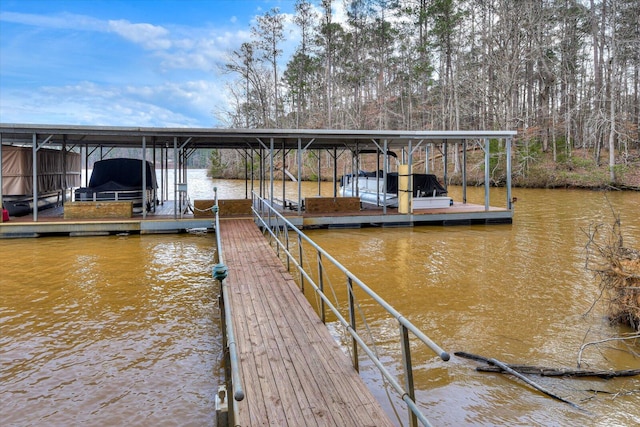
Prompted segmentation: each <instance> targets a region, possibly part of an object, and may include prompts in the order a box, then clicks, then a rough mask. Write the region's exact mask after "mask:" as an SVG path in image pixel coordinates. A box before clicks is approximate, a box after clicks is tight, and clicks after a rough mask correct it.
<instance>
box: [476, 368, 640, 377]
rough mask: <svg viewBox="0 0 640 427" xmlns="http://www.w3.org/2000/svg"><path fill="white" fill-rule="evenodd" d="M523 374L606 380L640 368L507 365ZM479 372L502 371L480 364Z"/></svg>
mask: <svg viewBox="0 0 640 427" xmlns="http://www.w3.org/2000/svg"><path fill="white" fill-rule="evenodd" d="M507 366H509V367H510V368H511V369H513V370H514V371H517V372H520V373H521V374H529V375H540V376H541V377H597V378H602V379H605V380H608V379H611V378H616V377H633V376H635V375H640V369H624V370H621V371H592V370H586V369H564V368H563V369H557V368H547V367H545V366H529V365H511V364H509V365H507ZM476 371H479V372H501V371H502V368H500V367H497V366H478V367H477V368H476Z"/></svg>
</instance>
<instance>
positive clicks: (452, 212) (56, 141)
mask: <svg viewBox="0 0 640 427" xmlns="http://www.w3.org/2000/svg"><path fill="white" fill-rule="evenodd" d="M515 135H516V132H515V131H396V130H394V131H389V130H385V131H380V130H327V129H217V128H150V127H145V128H136V127H111V126H109V127H105V126H71V125H39V124H38V125H35V124H33V125H32V124H5V123H3V124H0V159H2V162H1V164H2V166H3V173H2V174H0V189H3V188H5V185H4V183H3V182H2V180H3V178H2V176H3V175H4V165H5V162H4V159H3V156H2V153H3V151H5V150H7V149H8V147H10V146H13V147H16V146H17V147H22V149H26V148H28V149H30V150H31V153H32V158H33V159H34V162H33V163H34V164H35V165H36V167H34V168H32V171H31V174H32V176H31V181H32V185H31V186H30V187H31V188H30V190H31V192H32V197H33V198H34V199H36V198H37V197H38V196H39V194H40V190H39V188H38V185H39V177H40V172H41V171H39V170H38V166H37V164H38V163H37V162H36V161H35V159H37V156H38V151H39V150H43V149H57V150H62V151H63V152H68V153H72V154H73V155H74V156H76V157H77V156H80V157H81V159H82V167H83V168H86V165H87V164H89V156H93V158H94V160H95V158H96V157H97V158H98V160H102V159H104V158H108V157H109V156H108V155H109V152H110V150H112V149H113V148H136V149H140V152H141V157H142V158H141V159H140V160H142V162H140V163H141V164H142V165H145V164H146V162H151V163H152V164H153V165H154V166H155V169H156V170H157V175H158V186H159V191H158V193H157V200H156V201H155V203H151V204H150V205H152V206H153V209H151V210H150V211H147V210H143V211H142V213H141V214H139V215H138V217H139V218H138V219H136V218H133V219H131V220H127V221H132V220H133V221H138V220H140V221H143V222H145V221H148V220H152V221H153V220H155V221H157V220H159V219H160V217H162V218H161V219H162V220H163V221H165V223H163V225H162V226H159V225H157V224H156V226H152V225H149V226H148V227H147V226H141V228H142V229H145V228H149V227H151V228H152V229H158V231H162V230H167V231H170V230H176V229H184V228H186V225H185V226H183V225H180V222H181V221H190V222H189V223H188V224H187V225H188V226H189V227H193V226H198V225H203V224H206V223H207V221H209V220H208V219H203V218H200V219H198V218H193V216H190V215H187V216H186V217H185V211H184V209H183V204H184V203H185V200H186V198H187V189H188V183H187V173H186V171H187V160H188V159H189V157H190V156H191V155H192V154H193V153H194V152H195V151H196V150H201V149H216V150H236V151H237V152H239V153H240V154H241V156H242V157H243V158H244V159H245V163H246V164H247V169H246V171H245V178H246V182H247V184H246V187H245V194H244V198H245V199H252V198H253V199H254V201H255V199H256V198H259V199H261V200H262V201H267V202H269V203H270V204H271V205H273V206H276V205H278V204H279V205H280V206H281V208H282V211H283V212H285V213H286V215H287V216H288V217H290V218H291V222H292V223H293V224H295V225H296V226H300V227H333V226H335V227H342V226H345V227H350V226H369V225H373V226H377V225H420V224H438V223H439V224H459V223H462V224H466V223H510V222H512V219H513V202H512V197H511V173H512V170H511V145H512V140H513V137H514V136H515ZM495 140H498V141H500V146H501V147H503V148H502V150H503V153H504V156H505V159H506V182H505V187H506V197H505V199H504V203H500V205H499V206H490V205H489V200H490V192H491V186H490V177H489V164H490V157H491V155H492V154H495V153H491V152H490V146H491V144H490V142H491V141H495ZM449 144H459V147H462V149H461V153H462V167H461V173H462V178H463V182H466V179H465V177H466V173H467V164H466V152H467V149H466V148H467V146H468V145H469V144H475V146H476V147H480V148H481V149H482V150H483V151H484V174H485V180H484V181H485V182H484V195H485V197H484V204H470V203H467V200H466V184H463V186H462V196H461V197H460V198H459V199H456V200H453V204H452V205H451V206H449V207H437V208H431V209H414V208H413V206H412V205H411V203H410V201H409V204H408V205H407V207H404V208H403V207H399V209H398V208H393V207H389V206H387V205H386V204H381V205H377V206H376V205H372V206H371V205H370V206H365V204H363V203H359V204H358V203H355V204H354V201H353V199H354V198H356V202H357V197H358V193H357V191H356V193H355V194H354V196H355V197H351V198H342V197H340V195H339V183H340V176H339V175H338V160H339V159H341V162H342V163H343V164H348V165H349V170H345V171H344V173H351V174H356V173H358V172H359V171H360V163H359V156H360V153H364V152H368V153H371V152H374V153H377V155H378V157H383V158H384V157H386V156H385V154H386V153H390V152H394V153H398V154H396V159H397V160H396V164H391V163H390V162H389V161H387V160H384V161H383V162H382V164H381V168H380V171H379V173H380V174H381V176H386V175H387V174H388V173H391V172H395V173H397V172H398V171H400V172H401V176H402V175H403V174H405V175H406V174H408V175H411V174H412V173H413V172H418V171H417V169H418V167H417V166H415V165H413V164H412V163H413V159H414V155H415V153H416V152H418V151H419V150H423V152H427V153H428V152H429V151H431V152H432V153H433V152H435V151H436V150H439V152H440V153H441V155H442V157H443V162H444V166H445V167H444V176H442V177H439V178H440V179H442V181H443V183H444V185H445V187H446V182H447V173H448V171H447V163H448V162H447V158H446V156H447V153H448V152H449V150H447V149H446V148H447V146H448V145H449ZM305 152H312V153H315V157H316V158H318V159H319V158H320V153H322V152H325V153H328V155H329V157H330V158H331V159H332V166H333V167H332V174H331V175H332V176H330V177H327V176H322V174H321V170H320V167H319V162H318V172H317V176H318V178H319V179H324V180H330V181H332V182H333V195H332V197H320V196H319V195H318V197H312V198H309V197H307V198H306V199H305V197H303V195H302V190H301V177H302V176H303V174H302V164H303V158H302V156H303V153H305ZM287 156H295V159H296V161H295V162H294V163H295V164H296V165H297V171H296V170H292V171H281V173H282V175H283V176H284V174H285V172H286V176H288V177H289V178H290V179H291V181H290V182H286V181H285V180H284V179H276V178H275V177H276V175H277V174H276V172H277V171H278V167H277V165H276V159H277V158H281V159H284V158H285V157H287ZM423 163H424V164H423V165H422V166H421V167H423V168H424V169H423V170H421V171H420V172H426V173H429V172H430V171H429V170H428V163H427V162H423ZM254 165H256V166H254ZM254 168H255V169H254ZM169 174H172V178H173V179H172V181H171V182H173V183H175V184H174V185H172V188H169V184H168V183H169V182H170V180H169ZM74 176H75V175H74ZM145 176H146V174H145ZM67 181H68V182H72V183H74V184H73V185H77V178H74V180H72V179H68V180H67ZM256 183H257V184H256ZM85 185H86V183H85ZM285 185H288V186H291V185H297V200H295V199H294V200H288V199H287V197H286V196H285ZM73 190H74V187H70V188H69V192H68V194H71V195H72V194H73V193H74V191H73ZM66 193H67V192H65V194H66ZM242 196H243V195H239V197H242ZM2 199H3V193H2V190H0V203H1V202H2V201H3V200H2ZM347 199H351V200H347ZM70 202H74V200H72V196H71V197H70V198H66V197H63V200H62V204H63V205H64V204H66V203H70ZM148 202H149V201H148V200H146V201H143V205H147V203H148ZM156 205H158V206H163V207H164V208H163V209H159V208H158V209H157V210H156ZM127 221H109V222H110V223H113V224H115V223H120V226H121V225H122V224H123V223H125V222H127ZM11 222H14V220H13V219H11V221H10V222H9V223H11ZM19 222H21V223H22V224H25V225H26V222H32V223H34V224H32V226H35V225H36V224H40V223H43V222H50V221H49V220H48V219H46V218H39V213H38V209H37V207H36V206H34V207H33V210H32V213H31V215H29V216H28V217H25V218H24V219H21V220H20V221H19ZM55 222H58V225H56V229H58V230H60V229H62V228H64V227H63V226H62V225H61V224H62V223H64V222H65V221H61V220H57V221H55ZM76 222H77V221H76ZM93 222H96V223H98V222H100V221H93ZM9 223H7V224H2V225H0V227H3V226H6V225H8V224H9ZM104 227H105V224H104V223H103V224H102V225H101V228H104ZM85 228H86V227H85ZM106 228H109V226H107V227H106ZM5 232H6V230H5V231H2V233H5ZM63 232H64V231H63ZM0 234H1V233H0Z"/></svg>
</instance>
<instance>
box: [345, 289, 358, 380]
mask: <svg viewBox="0 0 640 427" xmlns="http://www.w3.org/2000/svg"><path fill="white" fill-rule="evenodd" d="M347 292H348V293H349V325H350V326H351V329H352V330H353V332H354V333H355V332H356V308H355V297H354V295H353V280H351V277H349V278H348V279H347ZM351 357H352V361H351V362H352V363H353V367H354V368H355V370H356V371H358V372H360V364H359V363H358V342H357V341H356V339H355V337H353V338H351Z"/></svg>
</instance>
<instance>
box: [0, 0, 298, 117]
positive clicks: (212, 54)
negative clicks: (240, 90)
mask: <svg viewBox="0 0 640 427" xmlns="http://www.w3.org/2000/svg"><path fill="white" fill-rule="evenodd" d="M294 3H295V2H294V0H181V1H178V0H173V1H170V0H66V1H62V0H60V1H58V0H0V122H3V123H41V124H75V125H103V126H159V127H185V126H188V127H216V126H225V123H224V122H223V121H220V120H219V119H218V117H220V114H218V113H219V112H220V111H221V110H225V109H227V108H228V104H227V97H226V90H225V86H226V84H227V82H228V80H229V76H228V75H225V74H224V73H222V72H221V69H222V66H223V65H224V63H225V60H226V59H225V58H226V56H227V55H228V54H229V53H230V52H231V51H233V50H234V49H237V48H238V47H239V46H240V45H241V43H243V42H245V41H249V40H250V28H251V25H252V24H253V23H254V22H255V21H254V20H255V17H256V16H257V15H262V14H264V13H265V12H266V11H268V10H270V9H271V8H273V7H279V8H280V11H281V12H282V13H286V14H291V13H293V9H294ZM285 36H286V37H287V41H286V42H285V43H284V45H283V50H284V51H285V55H286V54H287V53H291V52H292V51H293V49H295V47H296V45H297V40H298V36H297V32H296V30H295V26H294V25H293V24H291V20H290V19H289V23H288V24H287V25H286V26H285Z"/></svg>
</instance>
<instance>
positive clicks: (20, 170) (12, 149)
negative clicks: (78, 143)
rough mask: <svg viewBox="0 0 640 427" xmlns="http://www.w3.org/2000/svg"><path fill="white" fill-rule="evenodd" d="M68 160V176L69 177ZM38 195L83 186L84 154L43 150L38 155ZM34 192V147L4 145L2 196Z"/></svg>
mask: <svg viewBox="0 0 640 427" xmlns="http://www.w3.org/2000/svg"><path fill="white" fill-rule="evenodd" d="M65 158H66V177H65V164H64V162H65ZM36 161H37V165H38V176H37V184H38V193H40V194H42V193H50V192H53V191H58V190H63V189H66V188H71V187H79V186H80V173H81V167H82V158H81V157H80V154H78V153H74V152H67V153H66V156H65V154H64V153H63V152H62V151H61V150H54V149H47V148H41V149H39V150H38V152H37V154H36ZM32 193H33V152H32V149H31V147H16V146H11V145H3V146H2V194H3V195H4V196H21V195H29V196H30V195H31V194H32Z"/></svg>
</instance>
